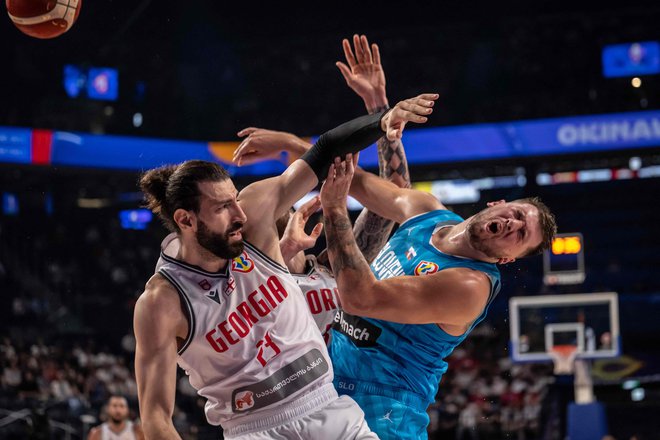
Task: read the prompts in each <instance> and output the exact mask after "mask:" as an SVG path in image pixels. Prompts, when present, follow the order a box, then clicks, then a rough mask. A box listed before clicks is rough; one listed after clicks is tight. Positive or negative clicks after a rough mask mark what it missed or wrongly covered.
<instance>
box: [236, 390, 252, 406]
mask: <svg viewBox="0 0 660 440" xmlns="http://www.w3.org/2000/svg"><path fill="white" fill-rule="evenodd" d="M234 404H235V406H236V409H237V410H239V411H245V410H246V409H250V408H252V407H253V406H254V393H253V392H252V391H245V392H243V393H238V394H236V397H235V398H234Z"/></svg>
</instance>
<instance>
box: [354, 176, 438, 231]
mask: <svg viewBox="0 0 660 440" xmlns="http://www.w3.org/2000/svg"><path fill="white" fill-rule="evenodd" d="M350 194H351V196H353V197H355V198H356V199H357V200H358V201H359V202H360V203H362V204H363V205H364V206H365V207H366V208H368V209H369V210H370V211H372V212H374V213H375V214H377V215H379V216H381V217H384V218H387V219H390V220H392V221H394V222H396V223H403V222H404V221H406V220H408V219H409V218H410V217H414V216H416V215H419V214H423V213H425V212H429V211H434V210H436V209H445V207H444V205H443V204H442V203H440V202H439V201H438V199H436V198H435V196H433V195H432V194H429V193H427V192H424V191H419V190H416V189H409V188H400V187H398V186H397V185H395V184H393V183H392V182H389V181H387V180H384V179H381V178H379V177H377V176H375V175H373V174H371V173H368V172H366V171H364V170H361V169H359V168H358V169H356V170H355V176H354V177H353V181H352V183H351V188H350Z"/></svg>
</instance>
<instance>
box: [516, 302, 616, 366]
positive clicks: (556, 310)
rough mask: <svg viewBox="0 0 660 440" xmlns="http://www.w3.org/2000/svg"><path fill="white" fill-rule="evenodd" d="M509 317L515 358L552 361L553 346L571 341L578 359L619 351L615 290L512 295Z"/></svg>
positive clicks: (529, 360)
mask: <svg viewBox="0 0 660 440" xmlns="http://www.w3.org/2000/svg"><path fill="white" fill-rule="evenodd" d="M509 319H510V321H509V324H510V343H509V349H510V354H511V359H512V360H513V361H514V362H552V361H553V358H552V355H551V352H552V350H553V347H556V346H568V345H574V346H575V347H576V350H577V359H602V358H611V357H615V356H618V355H619V354H620V352H621V338H620V334H619V305H618V299H617V294H616V293H614V292H608V293H583V294H572V295H545V296H524V297H513V298H511V299H510V300H509Z"/></svg>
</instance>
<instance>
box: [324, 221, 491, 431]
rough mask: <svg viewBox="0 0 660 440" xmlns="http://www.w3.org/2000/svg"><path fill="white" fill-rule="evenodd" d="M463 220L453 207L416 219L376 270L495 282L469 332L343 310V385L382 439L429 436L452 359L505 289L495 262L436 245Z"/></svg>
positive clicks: (339, 379) (337, 353)
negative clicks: (473, 273)
mask: <svg viewBox="0 0 660 440" xmlns="http://www.w3.org/2000/svg"><path fill="white" fill-rule="evenodd" d="M462 221H463V219H462V218H461V217H459V216H458V215H456V214H454V213H453V212H451V211H446V210H438V211H431V212H427V213H425V214H421V215H418V216H416V217H413V218H410V219H408V220H407V221H406V222H404V223H403V224H402V225H401V226H400V227H399V229H398V230H397V231H396V233H395V234H394V235H393V236H392V238H391V239H390V241H389V242H388V243H387V244H386V245H385V247H384V248H383V249H382V250H381V252H380V253H379V254H378V256H377V257H376V259H375V260H374V261H373V263H372V265H371V270H372V272H373V273H374V274H375V275H376V278H378V279H386V278H391V277H396V276H400V275H416V276H424V275H430V274H433V273H435V272H438V271H440V270H444V269H448V268H452V267H466V268H470V269H474V270H479V271H481V272H483V273H485V274H486V275H487V276H488V277H489V278H490V281H491V293H490V297H489V298H488V303H487V305H486V307H485V308H484V310H483V312H482V313H481V315H479V317H478V318H477V319H476V320H475V321H474V322H473V323H472V324H471V325H470V327H469V329H468V331H466V332H465V333H464V334H463V335H461V336H452V335H450V334H448V333H446V332H444V331H443V330H442V329H441V328H440V327H439V326H438V325H436V324H396V323H393V322H389V321H383V320H379V319H370V318H361V317H358V316H352V315H349V314H347V313H345V312H342V311H339V312H338V313H337V316H336V318H335V323H334V327H333V337H332V343H331V345H330V355H331V358H332V363H333V365H334V369H335V386H336V387H337V390H338V391H339V393H340V394H349V395H351V396H352V397H353V398H354V399H355V400H356V401H357V402H358V404H360V406H361V407H362V409H363V410H364V412H365V414H366V418H367V423H368V424H369V426H370V427H371V429H372V430H373V431H374V432H376V433H377V434H378V435H379V436H380V438H381V439H390V438H392V439H394V438H397V439H400V438H405V439H425V438H427V436H426V427H427V425H428V422H429V420H428V416H427V415H426V408H427V407H428V406H429V404H430V403H431V402H433V401H434V400H435V395H436V393H437V391H438V384H439V382H440V378H441V377H442V375H443V374H444V372H445V371H447V362H445V361H444V358H446V357H447V356H449V354H451V352H452V351H453V350H454V348H455V347H456V346H457V345H458V344H460V343H461V342H462V341H463V340H464V339H465V338H466V337H467V335H468V334H469V333H470V331H471V330H472V329H473V328H474V326H476V325H477V324H478V323H479V322H481V320H482V319H483V318H484V317H485V315H486V312H487V311H488V306H489V305H490V304H491V302H492V300H493V299H494V297H495V295H496V294H497V292H498V291H499V288H500V273H499V271H498V269H497V267H496V265H495V264H491V263H485V262H481V261H476V260H471V259H467V258H462V257H455V256H452V255H448V254H445V253H443V252H441V251H439V250H438V249H436V248H435V246H433V245H432V244H431V237H432V235H433V233H434V232H435V231H437V230H438V229H439V228H442V227H445V226H453V225H455V224H458V223H460V222H462ZM405 294H406V292H405V291H402V292H401V295H405Z"/></svg>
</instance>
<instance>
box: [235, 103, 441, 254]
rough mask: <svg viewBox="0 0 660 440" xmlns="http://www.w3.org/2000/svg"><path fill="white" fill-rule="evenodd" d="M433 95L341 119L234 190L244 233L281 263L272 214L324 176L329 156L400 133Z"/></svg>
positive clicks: (419, 120)
mask: <svg viewBox="0 0 660 440" xmlns="http://www.w3.org/2000/svg"><path fill="white" fill-rule="evenodd" d="M435 98H437V95H433V94H424V95H420V96H418V97H416V98H411V99H409V100H406V101H402V102H400V103H398V104H397V105H396V106H395V107H394V108H393V109H392V110H389V111H387V112H386V113H385V114H384V115H383V114H380V113H377V114H374V115H370V116H362V117H360V118H356V119H354V120H352V121H349V122H347V123H345V124H342V125H340V126H339V127H337V128H335V129H333V130H330V131H329V132H326V133H325V134H323V135H322V136H321V137H320V138H319V140H318V141H317V142H316V143H315V144H314V146H313V147H312V148H311V149H310V150H308V151H307V152H306V153H305V154H304V155H303V157H302V158H301V159H300V160H297V161H295V162H294V163H293V164H291V165H290V166H289V168H287V169H286V170H285V171H284V173H282V175H280V176H277V177H273V178H270V179H265V180H262V181H259V182H256V183H253V184H251V185H249V186H248V187H246V188H245V189H244V190H243V191H241V193H240V195H239V203H240V204H241V208H243V210H244V211H245V213H246V215H247V217H248V222H247V224H246V225H245V227H244V231H245V236H246V237H247V239H248V240H249V241H250V242H252V243H253V244H255V245H256V246H257V247H259V248H260V249H261V250H262V251H263V252H265V253H266V254H267V255H268V256H270V257H271V258H274V259H275V260H276V261H278V262H280V263H283V260H282V256H281V253H280V250H279V241H278V237H277V231H276V228H275V220H276V219H277V218H279V216H281V215H282V214H284V212H285V211H286V210H287V209H289V207H290V206H291V205H293V203H295V202H296V201H298V200H299V199H300V198H301V197H302V196H303V195H305V194H306V193H307V192H309V191H310V190H311V189H312V188H314V187H315V186H316V184H317V183H318V181H319V176H321V177H324V176H325V174H326V172H327V169H328V167H329V166H330V164H331V162H332V160H333V158H334V157H336V156H343V155H344V154H346V153H348V152H356V151H359V150H361V149H364V148H366V147H367V146H369V145H370V144H372V143H373V142H375V141H376V140H377V139H378V138H379V137H381V136H382V135H383V133H386V134H387V136H388V137H391V138H392V139H395V138H400V137H401V136H402V134H403V129H404V127H405V125H406V124H407V123H408V122H417V123H423V122H426V120H427V118H426V116H422V115H428V114H430V111H432V109H431V107H430V105H429V102H433V100H434V99H435Z"/></svg>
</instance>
